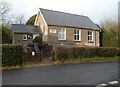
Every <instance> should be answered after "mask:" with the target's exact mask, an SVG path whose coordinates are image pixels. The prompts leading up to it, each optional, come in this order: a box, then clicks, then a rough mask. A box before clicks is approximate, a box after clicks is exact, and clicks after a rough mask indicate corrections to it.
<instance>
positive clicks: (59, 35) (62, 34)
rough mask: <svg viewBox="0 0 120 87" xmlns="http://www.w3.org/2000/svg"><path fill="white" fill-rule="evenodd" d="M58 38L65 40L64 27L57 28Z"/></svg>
mask: <svg viewBox="0 0 120 87" xmlns="http://www.w3.org/2000/svg"><path fill="white" fill-rule="evenodd" d="M58 40H66V29H65V28H60V29H59V30H58Z"/></svg>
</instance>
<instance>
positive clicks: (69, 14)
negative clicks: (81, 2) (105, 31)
mask: <svg viewBox="0 0 120 87" xmlns="http://www.w3.org/2000/svg"><path fill="white" fill-rule="evenodd" d="M39 9H41V10H47V11H53V12H58V13H64V14H69V15H75V16H81V17H87V18H88V16H84V15H79V14H72V13H67V12H62V11H55V10H50V9H44V8H39Z"/></svg>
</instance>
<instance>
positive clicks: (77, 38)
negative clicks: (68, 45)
mask: <svg viewBox="0 0 120 87" xmlns="http://www.w3.org/2000/svg"><path fill="white" fill-rule="evenodd" d="M74 40H75V41H80V30H74Z"/></svg>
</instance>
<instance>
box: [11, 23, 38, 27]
mask: <svg viewBox="0 0 120 87" xmlns="http://www.w3.org/2000/svg"><path fill="white" fill-rule="evenodd" d="M12 25H22V26H33V27H38V26H35V25H26V24H12Z"/></svg>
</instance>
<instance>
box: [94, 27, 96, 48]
mask: <svg viewBox="0 0 120 87" xmlns="http://www.w3.org/2000/svg"><path fill="white" fill-rule="evenodd" d="M94 39H95V40H94V47H96V31H95V29H94Z"/></svg>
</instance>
